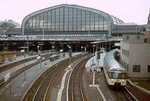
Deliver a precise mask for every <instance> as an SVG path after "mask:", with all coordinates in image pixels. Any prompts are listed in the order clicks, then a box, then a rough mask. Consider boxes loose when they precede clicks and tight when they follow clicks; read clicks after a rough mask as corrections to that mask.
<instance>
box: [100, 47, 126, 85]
mask: <svg viewBox="0 0 150 101" xmlns="http://www.w3.org/2000/svg"><path fill="white" fill-rule="evenodd" d="M116 52H118V49H114V50H111V51H109V52H107V53H106V54H105V57H104V60H103V62H104V67H103V70H104V74H105V77H106V80H107V83H108V85H110V86H126V85H127V80H128V76H127V70H126V68H125V67H123V66H122V65H121V64H120V63H118V61H117V60H116V59H115V54H116Z"/></svg>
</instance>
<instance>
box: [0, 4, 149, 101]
mask: <svg viewBox="0 0 150 101" xmlns="http://www.w3.org/2000/svg"><path fill="white" fill-rule="evenodd" d="M149 50H150V12H149V15H148V20H147V24H144V25H137V24H134V23H126V22H124V21H123V20H121V19H119V18H117V17H115V16H113V15H111V14H109V13H107V12H104V11H101V10H98V9H95V8H90V7H84V6H80V5H72V4H60V5H55V6H51V7H48V8H44V9H41V10H38V11H35V12H33V13H30V14H28V15H26V16H25V17H24V18H23V20H22V23H21V25H20V24H18V23H17V22H15V21H13V20H7V21H0V101H120V100H123V101H148V99H150V87H149V85H148V84H149V83H150V63H149V60H150V52H149ZM94 94H95V95H94Z"/></svg>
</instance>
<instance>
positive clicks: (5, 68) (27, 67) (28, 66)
mask: <svg viewBox="0 0 150 101" xmlns="http://www.w3.org/2000/svg"><path fill="white" fill-rule="evenodd" d="M43 57H45V59H43V60H42V61H45V60H48V59H49V58H48V55H43ZM35 59H36V57H31V58H27V59H23V60H20V61H16V62H13V63H11V64H7V65H4V66H2V67H1V68H0V70H1V72H4V71H6V70H9V69H12V68H14V67H16V66H18V65H20V64H23V63H27V62H29V61H33V60H35ZM42 61H41V62H42ZM38 63H39V61H36V62H34V63H32V64H29V65H27V66H25V67H23V68H21V69H18V70H16V71H15V72H14V73H12V74H11V75H10V81H12V80H13V79H14V78H15V77H17V76H18V75H19V74H21V73H22V72H24V71H25V70H27V69H29V68H31V67H33V66H35V65H37V64H38ZM1 72H0V73H1ZM7 83H9V82H7V81H6V82H5V85H6V84H7ZM3 84H4V78H1V79H0V87H3V86H4V85H3Z"/></svg>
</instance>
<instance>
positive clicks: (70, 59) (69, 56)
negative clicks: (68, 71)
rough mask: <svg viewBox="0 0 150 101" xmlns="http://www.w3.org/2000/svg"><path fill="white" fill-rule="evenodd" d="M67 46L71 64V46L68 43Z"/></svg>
mask: <svg viewBox="0 0 150 101" xmlns="http://www.w3.org/2000/svg"><path fill="white" fill-rule="evenodd" d="M68 48H69V50H68V52H69V64H71V57H72V48H71V46H70V45H68ZM70 67H71V65H70Z"/></svg>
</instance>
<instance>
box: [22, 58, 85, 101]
mask: <svg viewBox="0 0 150 101" xmlns="http://www.w3.org/2000/svg"><path fill="white" fill-rule="evenodd" d="M81 57H82V56H76V57H73V58H72V59H71V62H73V61H75V60H77V59H78V58H81ZM68 63H69V59H66V60H63V61H61V62H59V63H57V64H56V65H54V66H52V67H50V68H49V69H48V70H47V71H45V72H44V73H43V74H42V75H41V76H40V77H39V78H38V79H37V80H36V81H35V82H34V84H33V85H32V87H31V88H30V89H29V90H28V92H27V93H26V95H25V97H24V99H23V101H49V100H50V99H51V98H50V94H51V90H52V88H53V84H54V81H56V80H57V77H58V76H60V74H61V73H62V72H64V70H65V68H66V67H67V66H68Z"/></svg>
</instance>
